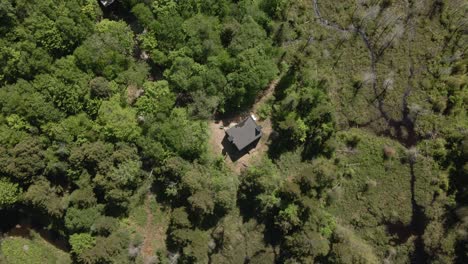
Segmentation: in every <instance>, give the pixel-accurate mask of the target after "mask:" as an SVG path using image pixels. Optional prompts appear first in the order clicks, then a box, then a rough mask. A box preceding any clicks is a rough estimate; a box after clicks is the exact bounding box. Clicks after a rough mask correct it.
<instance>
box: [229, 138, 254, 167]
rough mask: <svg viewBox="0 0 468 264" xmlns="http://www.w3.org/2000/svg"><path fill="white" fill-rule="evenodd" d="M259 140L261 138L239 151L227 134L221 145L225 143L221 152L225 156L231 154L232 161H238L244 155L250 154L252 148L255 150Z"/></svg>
mask: <svg viewBox="0 0 468 264" xmlns="http://www.w3.org/2000/svg"><path fill="white" fill-rule="evenodd" d="M259 141H260V138H258V139H256V140H255V141H253V142H252V143H250V144H249V145H248V146H247V147H245V148H243V149H242V151H239V150H237V148H236V146H234V144H232V143H231V142H230V141H229V139H228V136H227V135H225V136H224V138H223V141H221V145H223V150H222V153H221V154H222V155H223V157H226V156H229V158H230V159H231V161H232V162H236V161H237V160H239V159H240V158H242V157H243V156H244V155H246V154H248V153H249V152H250V151H251V150H253V149H254V148H255V147H256V146H257V144H258V142H259Z"/></svg>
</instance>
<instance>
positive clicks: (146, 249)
mask: <svg viewBox="0 0 468 264" xmlns="http://www.w3.org/2000/svg"><path fill="white" fill-rule="evenodd" d="M144 211H145V214H146V221H145V222H146V223H145V225H144V226H137V227H136V231H137V232H138V234H142V235H143V243H142V245H141V250H140V254H141V259H142V260H143V263H153V262H154V261H155V260H156V259H157V257H156V252H164V251H165V249H166V243H165V241H166V227H167V223H166V222H167V219H165V218H166V216H165V214H164V213H163V212H162V211H161V208H159V206H157V205H156V203H155V201H154V195H152V194H147V196H146V199H145V204H144Z"/></svg>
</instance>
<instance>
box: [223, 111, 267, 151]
mask: <svg viewBox="0 0 468 264" xmlns="http://www.w3.org/2000/svg"><path fill="white" fill-rule="evenodd" d="M226 134H227V136H228V140H229V141H230V142H232V143H233V144H234V145H235V146H236V147H237V150H239V151H240V150H242V149H244V148H245V147H247V146H248V145H249V144H250V143H252V142H254V141H255V140H257V139H259V138H260V137H261V136H262V127H261V126H258V125H257V123H256V122H255V120H254V119H253V118H252V116H249V117H248V118H246V119H244V120H242V122H240V123H239V124H237V125H236V126H234V127H232V128H230V129H228V130H226Z"/></svg>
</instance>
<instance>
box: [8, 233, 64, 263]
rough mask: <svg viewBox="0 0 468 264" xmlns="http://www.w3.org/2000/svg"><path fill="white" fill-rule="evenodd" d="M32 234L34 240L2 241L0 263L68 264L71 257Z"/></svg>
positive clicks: (12, 238)
mask: <svg viewBox="0 0 468 264" xmlns="http://www.w3.org/2000/svg"><path fill="white" fill-rule="evenodd" d="M31 232H32V239H26V238H22V237H8V238H6V239H4V240H2V241H1V245H0V262H1V263H8V264H24V263H28V264H36V263H37V264H45V263H51V264H66V263H71V259H70V256H69V255H68V254H67V253H66V252H63V251H61V250H59V249H57V248H55V247H54V246H52V245H50V244H49V243H47V242H46V241H45V240H43V239H42V238H41V237H40V236H39V235H38V234H37V233H34V232H33V231H31Z"/></svg>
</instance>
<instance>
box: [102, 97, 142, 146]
mask: <svg viewBox="0 0 468 264" xmlns="http://www.w3.org/2000/svg"><path fill="white" fill-rule="evenodd" d="M97 123H98V124H99V125H101V127H100V129H101V130H102V132H103V133H104V135H105V136H106V138H108V139H110V140H119V141H120V140H122V141H134V140H136V138H137V137H138V136H139V135H140V134H141V128H140V127H139V126H138V123H137V118H136V112H135V110H134V109H133V108H129V107H127V108H123V107H122V106H120V104H119V99H118V97H116V96H114V97H113V98H111V100H110V101H104V102H102V104H101V107H100V108H99V113H98V117H97Z"/></svg>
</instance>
